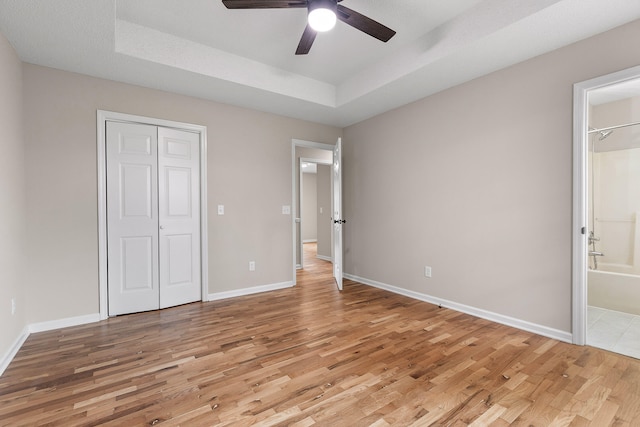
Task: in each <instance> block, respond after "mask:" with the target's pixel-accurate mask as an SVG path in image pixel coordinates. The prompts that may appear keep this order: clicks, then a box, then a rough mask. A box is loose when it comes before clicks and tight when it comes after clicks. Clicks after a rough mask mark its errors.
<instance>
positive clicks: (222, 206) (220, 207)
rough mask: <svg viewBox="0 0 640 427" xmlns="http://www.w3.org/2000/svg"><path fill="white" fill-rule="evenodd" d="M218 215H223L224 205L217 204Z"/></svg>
mask: <svg viewBox="0 0 640 427" xmlns="http://www.w3.org/2000/svg"><path fill="white" fill-rule="evenodd" d="M218 215H224V205H218Z"/></svg>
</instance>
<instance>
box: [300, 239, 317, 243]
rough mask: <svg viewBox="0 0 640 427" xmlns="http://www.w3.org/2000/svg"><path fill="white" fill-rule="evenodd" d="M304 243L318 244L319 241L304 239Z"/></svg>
mask: <svg viewBox="0 0 640 427" xmlns="http://www.w3.org/2000/svg"><path fill="white" fill-rule="evenodd" d="M302 243H318V239H304V240H303V241H302Z"/></svg>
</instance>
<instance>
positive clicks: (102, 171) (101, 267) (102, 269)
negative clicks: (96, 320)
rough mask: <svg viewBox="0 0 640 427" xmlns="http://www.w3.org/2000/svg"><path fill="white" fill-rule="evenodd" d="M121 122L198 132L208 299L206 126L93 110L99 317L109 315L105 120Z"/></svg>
mask: <svg viewBox="0 0 640 427" xmlns="http://www.w3.org/2000/svg"><path fill="white" fill-rule="evenodd" d="M107 121H112V122H124V123H138V124H145V125H153V126H159V127H166V128H173V129H179V130H183V131H187V132H194V133H197V134H199V135H200V275H201V278H200V279H201V286H202V289H201V296H202V301H208V300H209V292H208V283H209V280H208V277H209V267H208V260H209V256H208V247H209V245H208V232H207V218H208V217H207V127H206V126H202V125H196V124H192V123H183V122H175V121H171V120H164V119H156V118H152V117H144V116H136V115H133V114H126V113H118V112H114V111H106V110H97V122H96V126H97V130H96V131H97V162H98V163H97V167H98V286H99V305H100V320H104V319H106V318H108V317H109V312H108V305H107V304H108V301H109V295H108V287H107V286H108V281H107V171H106V167H105V166H106V161H107V158H106V122H107Z"/></svg>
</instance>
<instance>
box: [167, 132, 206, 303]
mask: <svg viewBox="0 0 640 427" xmlns="http://www.w3.org/2000/svg"><path fill="white" fill-rule="evenodd" d="M199 153H200V136H199V135H198V134H197V133H194V132H186V131H183V130H177V129H168V128H162V127H160V128H158V193H159V199H158V204H159V212H158V218H159V221H160V223H159V229H160V230H159V233H160V238H159V260H160V308H166V307H173V306H176V305H180V304H186V303H188V302H193V301H198V300H200V299H201V297H200V294H201V285H200V187H199V183H200V171H199V169H200V155H199Z"/></svg>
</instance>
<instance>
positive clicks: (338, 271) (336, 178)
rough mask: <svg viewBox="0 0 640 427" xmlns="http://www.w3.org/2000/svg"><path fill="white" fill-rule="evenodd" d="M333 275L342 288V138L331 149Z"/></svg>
mask: <svg viewBox="0 0 640 427" xmlns="http://www.w3.org/2000/svg"><path fill="white" fill-rule="evenodd" d="M332 219H333V277H334V279H335V280H336V285H337V286H338V289H339V290H342V224H344V223H345V222H346V221H345V220H343V219H342V139H340V138H338V142H336V145H335V147H334V149H333V218H332Z"/></svg>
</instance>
